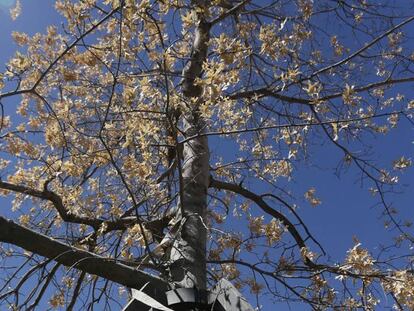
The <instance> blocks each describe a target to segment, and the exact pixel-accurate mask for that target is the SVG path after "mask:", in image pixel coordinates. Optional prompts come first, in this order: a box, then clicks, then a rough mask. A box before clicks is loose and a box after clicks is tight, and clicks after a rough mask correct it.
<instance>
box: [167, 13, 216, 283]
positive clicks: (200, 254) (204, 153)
mask: <svg viewBox="0 0 414 311" xmlns="http://www.w3.org/2000/svg"><path fill="white" fill-rule="evenodd" d="M209 31H210V24H208V23H207V22H205V20H204V19H203V17H202V16H201V15H199V21H198V24H197V26H196V29H195V36H194V43H193V48H192V53H191V59H190V61H189V62H188V63H187V65H186V67H185V68H184V70H183V77H184V78H183V81H182V91H183V94H184V97H185V98H186V99H187V100H188V103H189V105H192V106H191V107H189V108H190V109H189V112H187V113H185V114H184V116H183V127H184V135H185V137H193V136H196V137H195V138H193V139H191V140H189V141H188V142H185V143H184V144H183V154H182V160H183V162H182V163H183V164H182V169H181V185H180V187H181V188H180V193H181V195H180V202H179V209H178V211H177V217H176V221H177V225H178V229H177V230H178V234H177V236H176V238H175V241H174V244H173V246H172V249H171V252H170V258H169V259H170V262H171V266H170V276H171V279H172V282H173V284H174V285H175V286H177V287H187V288H193V287H194V288H197V289H205V288H206V241H207V228H206V225H205V223H206V222H205V218H206V209H207V189H208V184H209V148H208V140H207V137H206V136H201V137H200V136H198V137H197V135H200V134H203V133H204V132H205V122H204V120H203V119H202V117H201V116H200V113H199V109H198V108H199V104H200V98H201V94H202V89H201V87H200V86H198V85H195V83H194V81H195V79H196V78H197V77H200V76H201V71H202V65H203V62H204V61H205V60H206V55H207V50H208V41H209ZM194 99H196V100H194Z"/></svg>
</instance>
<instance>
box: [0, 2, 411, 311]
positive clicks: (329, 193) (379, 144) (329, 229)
mask: <svg viewBox="0 0 414 311" xmlns="http://www.w3.org/2000/svg"><path fill="white" fill-rule="evenodd" d="M13 2H14V1H13V0H0V66H3V65H2V64H5V63H6V61H7V60H8V58H9V57H10V56H12V54H13V53H14V51H15V50H16V48H17V47H16V45H15V44H14V43H13V41H12V39H11V36H10V33H11V31H13V30H18V31H24V32H26V33H28V34H33V33H35V32H43V31H44V30H45V28H46V26H47V25H50V24H56V25H60V17H59V15H58V14H57V13H55V11H54V9H53V4H54V1H52V0H22V5H23V11H22V14H21V16H20V17H19V18H18V19H17V20H16V21H12V20H11V18H10V17H9V14H8V9H9V8H10V7H11V6H12V5H13ZM413 47H414V43H413ZM3 69H4V68H3V67H2V68H1V70H0V71H3ZM403 91H404V93H405V94H406V95H409V96H411V97H414V92H413V87H412V85H406V86H404V89H403ZM6 104H7V105H8V106H9V107H13V108H14V107H15V104H16V103H15V101H14V100H13V101H7V102H6ZM413 134H414V132H413V128H412V127H411V126H409V125H408V124H407V123H405V124H403V125H402V126H400V127H399V128H398V129H396V130H393V131H391V132H390V134H389V135H386V136H378V137H377V138H372V139H371V143H372V145H373V146H374V147H375V150H376V159H377V160H378V161H379V163H387V164H389V163H391V162H392V160H394V159H395V158H397V157H398V156H401V155H406V156H408V157H412V156H413V154H414V152H413V151H414V144H413V143H412V142H413V141H414V135H413ZM310 152H311V153H312V157H313V159H314V160H313V162H314V164H313V165H312V166H307V165H304V166H303V167H301V168H299V170H298V172H297V174H298V175H297V177H296V178H295V181H294V182H291V183H290V184H289V187H291V188H292V189H293V190H294V192H295V193H297V194H298V193H304V192H305V191H306V190H307V189H309V187H310V186H314V187H316V188H317V190H318V192H317V196H318V197H319V198H321V200H322V202H323V203H322V205H321V206H319V207H316V208H312V207H310V206H309V205H308V204H306V203H305V202H304V200H303V197H298V199H299V203H301V208H300V209H299V213H300V214H301V215H302V217H303V219H304V221H305V223H307V225H308V227H309V228H310V230H311V232H312V233H313V234H314V235H315V236H316V237H317V239H318V240H319V241H320V242H321V243H322V245H323V246H324V247H325V249H326V251H327V252H328V253H329V254H330V255H331V256H332V257H333V258H337V259H338V260H342V259H343V258H344V255H345V253H346V250H348V249H349V248H350V247H351V246H352V244H353V242H352V237H353V236H356V237H358V239H359V240H360V241H361V243H362V244H363V245H364V246H367V247H368V248H370V249H373V248H374V247H376V246H377V245H378V244H381V243H384V244H387V241H390V240H389V237H390V236H392V235H390V234H388V233H387V232H386V230H385V229H384V227H383V225H382V220H380V219H378V218H379V215H380V213H381V209H379V208H378V207H377V208H373V205H374V204H375V203H376V199H373V198H372V197H371V195H370V194H369V192H368V190H367V188H368V187H367V186H366V185H363V186H364V187H362V186H361V183H360V179H359V175H358V173H357V172H356V171H355V170H354V169H350V170H349V171H348V172H344V173H342V174H341V176H340V178H338V177H337V176H335V174H334V172H335V171H334V169H333V168H335V166H336V164H337V163H338V161H339V160H340V158H341V156H342V155H341V154H339V153H338V152H337V151H336V150H335V149H333V147H332V146H330V145H325V146H313V147H312V148H311V150H310ZM315 159H316V160H315ZM400 180H401V185H402V187H401V188H402V190H403V191H404V192H403V193H401V194H398V195H391V196H389V201H390V202H392V203H393V204H394V205H395V206H396V207H397V208H398V209H399V211H400V212H401V214H402V216H404V217H402V218H404V219H407V218H408V219H411V220H414V206H413V202H414V191H413V190H412V185H411V188H410V182H411V183H412V181H413V180H414V170H413V168H410V169H408V170H407V171H406V172H405V173H404V174H403V175H402V176H400ZM1 203H2V209H1V210H2V213H3V214H8V215H10V214H9V213H8V212H6V210H7V209H8V203H9V202H7V201H4V200H2V202H1ZM273 307H275V306H274V305H272V304H271V303H270V302H269V304H266V305H265V310H273ZM286 308H287V307H286V305H283V306H280V309H278V310H287V309H286ZM293 310H295V311H299V310H308V308H307V307H305V308H302V307H300V306H295V307H294V308H293Z"/></svg>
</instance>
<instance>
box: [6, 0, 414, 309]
mask: <svg viewBox="0 0 414 311" xmlns="http://www.w3.org/2000/svg"><path fill="white" fill-rule="evenodd" d="M379 2H381V4H380V3H379ZM382 2H383V3H382ZM18 3H19V2H18ZM55 6H56V9H57V10H58V11H59V12H60V13H61V14H62V18H63V19H64V21H65V22H64V25H63V27H62V28H61V29H59V28H58V27H54V26H50V27H49V28H48V29H47V32H46V33H45V34H36V35H34V36H28V35H26V34H24V33H18V32H14V33H13V38H14V40H15V42H16V43H17V44H18V45H20V46H21V48H20V49H19V51H16V54H15V55H14V57H13V58H12V59H11V60H10V61H9V62H8V63H7V64H6V69H5V71H4V72H3V74H2V75H1V78H2V81H3V82H2V83H1V84H2V85H1V86H2V87H3V90H2V93H0V100H1V103H2V106H1V107H2V112H3V114H2V119H1V147H0V148H1V151H2V154H3V158H2V160H1V167H2V173H1V174H2V181H0V188H1V189H2V194H3V195H5V196H7V197H10V196H11V197H12V198H13V202H12V205H13V206H12V210H13V213H12V214H11V213H8V214H7V215H12V216H7V217H12V218H14V220H9V219H6V216H5V215H3V216H1V217H0V222H1V226H0V241H2V242H4V244H3V245H2V252H1V254H2V257H3V262H4V263H5V264H2V268H3V272H2V285H1V293H0V298H1V299H0V300H1V303H2V306H9V307H11V308H14V309H34V308H36V306H38V305H39V304H40V303H42V301H48V302H49V304H50V305H51V307H54V308H58V307H60V306H65V307H66V308H67V309H68V310H72V309H73V308H75V307H76V308H80V309H81V310H87V309H91V310H92V309H93V306H94V305H101V306H104V307H105V308H107V309H110V308H111V307H113V308H118V306H117V305H116V303H117V302H116V300H117V294H115V293H114V290H113V288H114V283H117V284H119V285H121V286H125V287H127V288H135V289H140V288H142V287H144V286H146V289H145V290H146V291H151V290H158V289H161V290H167V288H180V287H184V288H193V287H195V288H198V289H200V290H203V289H207V288H211V287H212V286H213V285H214V284H215V283H216V282H217V281H218V280H220V279H221V278H227V279H229V280H231V281H232V282H233V284H234V285H235V286H236V287H238V288H244V289H249V290H250V292H251V293H252V294H253V295H255V296H256V297H257V299H258V303H257V304H258V306H260V303H261V302H260V299H259V297H260V296H261V295H262V294H264V293H266V294H267V296H270V297H272V298H271V299H274V300H276V301H285V302H287V303H293V302H296V301H301V302H303V303H306V304H308V305H309V308H311V309H314V310H322V309H335V310H351V309H364V310H373V309H374V308H375V307H376V306H385V305H386V301H380V298H381V300H383V299H382V297H384V296H385V297H387V299H390V300H392V301H393V303H392V304H394V307H395V308H397V309H399V310H403V309H404V308H406V309H413V308H414V294H413V292H412V288H413V287H414V275H413V269H412V257H410V256H412V255H413V254H412V243H413V241H414V237H413V235H412V234H411V233H410V223H409V222H405V221H404V219H402V217H400V216H399V215H398V214H396V210H395V209H394V207H393V206H392V205H391V204H390V203H389V197H390V196H392V195H393V193H394V192H396V191H397V190H398V185H399V184H398V176H399V174H400V172H401V171H402V170H404V169H406V168H408V167H409V166H410V165H411V160H410V158H409V157H408V156H406V155H405V156H404V155H403V156H401V157H399V158H397V159H396V160H395V161H394V162H393V163H392V165H391V166H389V165H388V166H386V165H383V164H382V163H381V161H380V160H376V157H375V153H374V152H375V150H373V148H372V147H373V143H372V137H380V136H382V135H383V134H386V133H388V132H390V131H392V130H395V129H397V128H398V126H402V125H401V124H403V125H404V126H407V125H408V126H410V125H412V109H413V108H414V101H413V100H411V99H410V94H409V93H407V89H406V86H407V85H410V83H411V84H412V82H413V81H414V75H413V59H414V54H411V53H412V52H411V51H412V48H411V49H410V45H409V44H410V42H409V40H410V37H409V36H410V32H409V31H408V32H406V33H405V32H403V31H404V30H407V29H408V26H410V25H412V22H413V20H414V14H413V13H414V11H413V8H412V7H411V6H410V4H406V3H403V4H401V2H399V1H395V2H394V1H385V0H384V1H368V0H353V1H331V0H321V1H311V0H296V1H254V0H251V1H249V0H240V1H239V0H224V1H222V0H215V1H205V0H192V1H183V0H165V1H150V0H143V1H139V0H124V1H123V0H102V1H97V0H79V1H68V0H57V1H56V3H55ZM17 8H19V6H18V7H17ZM23 9H24V8H23ZM12 13H13V15H14V17H17V15H18V13H19V10H17V9H16V10H13V12H12ZM411 47H412V46H411ZM10 98H18V99H19V105H18V107H17V109H16V113H14V112H10V111H11V109H10V107H4V106H6V105H7V103H5V102H6V101H7V100H9V99H10ZM11 121H13V122H11ZM208 140H209V141H208ZM321 144H328V145H331V146H333V147H334V148H336V149H337V150H338V152H339V153H337V155H338V154H340V156H339V157H338V167H337V170H338V172H339V171H343V170H347V169H349V170H352V171H353V172H355V171H358V172H359V176H360V180H361V182H363V184H364V186H365V185H367V188H369V190H370V191H371V192H372V193H373V194H374V199H373V200H374V201H375V202H379V204H380V205H381V207H382V212H381V214H382V217H383V218H384V220H385V221H386V226H387V228H391V229H392V230H390V233H391V234H394V235H395V243H394V245H391V246H389V245H387V247H384V248H382V249H380V250H379V251H378V252H377V253H376V254H375V253H374V250H372V251H370V250H368V249H366V248H364V246H363V245H361V243H359V242H358V240H357V239H355V245H354V246H352V247H351V248H350V249H349V251H348V252H347V254H344V256H345V259H344V260H341V258H333V259H332V258H330V257H329V256H328V254H326V253H325V250H324V249H323V246H322V245H321V243H320V242H319V241H318V239H317V238H316V237H315V236H314V235H312V233H311V231H312V230H311V228H308V226H307V225H306V223H305V222H304V221H303V220H302V218H301V215H300V214H301V210H299V209H298V205H299V203H300V200H299V197H301V196H303V194H296V195H295V194H294V192H295V189H294V186H292V183H291V182H292V181H294V180H295V179H296V178H300V174H298V173H296V171H297V170H299V168H300V167H302V166H303V165H307V163H312V162H313V161H316V160H317V159H316V160H315V159H314V158H313V151H314V150H315V149H316V148H317V147H318V148H319V147H320V146H321ZM298 176H299V177H298ZM309 186H310V188H309V190H308V191H307V192H306V193H305V194H304V196H305V199H306V200H308V201H309V203H310V204H311V205H312V206H317V205H319V204H320V203H321V200H320V199H319V197H318V195H317V193H316V189H315V188H314V187H312V186H313V184H312V181H309ZM355 217H358V215H355ZM367 221H368V220H367ZM373 221H375V219H374V220H373ZM236 222H237V224H235V223H236ZM13 245H14V246H17V248H15V247H12V246H13ZM410 247H411V248H410ZM410 258H411V259H410ZM7 263H8V264H7Z"/></svg>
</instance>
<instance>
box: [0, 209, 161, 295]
mask: <svg viewBox="0 0 414 311" xmlns="http://www.w3.org/2000/svg"><path fill="white" fill-rule="evenodd" d="M0 242H4V243H10V244H13V245H16V246H18V247H21V248H23V249H25V250H27V251H30V252H33V253H35V254H38V255H40V256H43V257H46V258H49V259H52V260H54V261H56V262H58V263H60V264H62V265H64V266H67V267H74V268H76V269H79V270H80V271H83V272H86V273H89V274H94V275H97V276H99V277H102V278H104V279H108V280H110V281H113V282H116V283H119V284H121V285H124V286H127V287H130V288H135V289H140V288H142V287H143V286H144V285H146V284H147V286H146V287H145V291H147V292H155V291H165V290H166V289H167V283H166V282H164V281H163V280H162V279H160V278H158V277H156V276H153V275H151V274H149V273H146V272H143V271H140V270H137V269H134V268H131V267H128V266H126V265H124V264H121V263H117V262H115V259H111V258H105V257H102V256H99V255H96V254H93V253H91V252H88V251H85V250H81V249H78V248H75V247H72V246H70V245H67V244H64V243H61V242H59V241H56V240H54V239H52V238H50V237H47V236H45V235H43V234H40V233H37V232H34V231H32V230H30V229H28V228H25V227H23V226H20V225H18V224H16V223H14V222H13V221H11V220H8V219H5V218H3V217H1V216H0Z"/></svg>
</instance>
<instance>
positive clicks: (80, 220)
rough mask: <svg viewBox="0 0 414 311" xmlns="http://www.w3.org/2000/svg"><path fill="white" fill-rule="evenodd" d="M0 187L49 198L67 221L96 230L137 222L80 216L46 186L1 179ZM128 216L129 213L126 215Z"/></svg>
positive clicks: (159, 222) (156, 223) (160, 222)
mask: <svg viewBox="0 0 414 311" xmlns="http://www.w3.org/2000/svg"><path fill="white" fill-rule="evenodd" d="M0 189H5V190H10V191H13V192H17V193H22V194H25V195H29V196H32V197H36V198H39V199H43V200H48V201H50V202H52V204H53V206H54V207H55V208H56V210H57V212H58V214H59V216H60V218H62V220H63V221H65V222H71V223H76V224H84V225H88V226H91V227H93V228H94V229H95V230H98V229H99V228H100V227H101V226H102V224H104V223H105V226H106V229H105V232H109V231H113V230H125V229H127V228H128V227H129V226H130V225H132V224H135V223H137V221H138V220H137V218H136V217H132V216H131V217H122V218H120V219H116V220H105V219H99V218H90V217H85V216H78V215H75V214H72V213H70V212H68V211H67V209H66V207H65V206H64V204H63V201H62V198H61V197H60V196H59V195H58V194H56V193H55V192H53V191H51V190H48V189H47V188H46V187H45V189H44V190H43V191H40V190H37V189H33V188H30V187H26V186H21V185H15V184H12V183H8V182H4V181H0ZM125 216H128V215H125ZM169 221H170V219H169V218H168V217H167V218H166V217H164V218H161V219H154V220H152V221H148V222H143V225H144V226H145V227H146V228H159V229H160V230H161V228H164V227H166V226H167V224H168V222H169Z"/></svg>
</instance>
